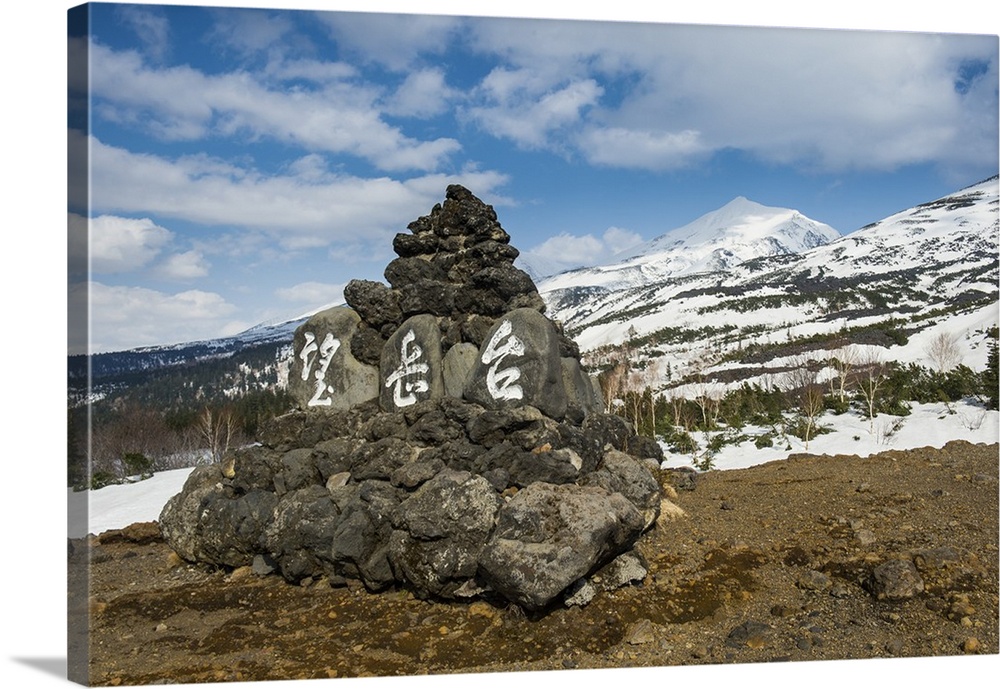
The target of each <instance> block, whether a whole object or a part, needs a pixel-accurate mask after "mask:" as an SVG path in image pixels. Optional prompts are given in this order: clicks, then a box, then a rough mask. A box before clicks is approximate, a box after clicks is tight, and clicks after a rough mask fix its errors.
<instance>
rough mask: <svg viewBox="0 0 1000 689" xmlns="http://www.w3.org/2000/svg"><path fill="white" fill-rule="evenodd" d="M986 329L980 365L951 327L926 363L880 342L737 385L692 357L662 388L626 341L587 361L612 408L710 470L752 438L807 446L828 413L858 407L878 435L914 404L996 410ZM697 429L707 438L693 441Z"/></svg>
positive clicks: (993, 346)
mask: <svg viewBox="0 0 1000 689" xmlns="http://www.w3.org/2000/svg"><path fill="white" fill-rule="evenodd" d="M990 335H991V337H990V344H989V349H988V356H987V363H986V366H985V368H984V369H983V370H981V371H973V370H971V369H970V368H969V367H968V366H965V365H964V364H961V363H960V361H961V349H960V347H959V346H958V343H957V340H956V339H955V338H954V337H953V336H951V335H950V334H947V333H943V334H940V335H938V336H937V337H935V338H934V339H933V340H932V341H931V342H930V344H928V346H927V347H926V349H925V354H926V357H927V360H928V361H929V363H930V365H929V366H925V365H920V364H915V363H910V364H903V363H900V362H896V361H889V360H886V359H885V358H884V351H885V350H883V349H882V348H879V347H871V346H867V347H864V346H857V345H851V344H847V345H844V346H841V347H840V348H838V349H834V350H830V351H829V352H828V356H826V357H825V358H820V359H816V358H810V357H807V356H806V355H805V354H800V355H797V356H793V357H790V358H789V359H788V360H787V361H786V362H785V363H784V365H783V366H781V367H778V368H776V369H774V370H770V371H767V372H765V373H763V374H761V375H756V376H755V378H754V379H753V382H743V383H742V384H739V385H725V384H723V383H722V382H720V381H718V380H717V379H715V378H712V377H711V376H710V375H708V374H706V372H705V368H707V367H704V366H699V365H697V364H696V365H695V366H694V371H693V372H692V373H690V374H689V375H687V376H685V377H684V378H683V379H681V380H677V381H673V382H671V383H670V387H668V388H667V389H665V390H663V389H662V384H663V382H664V378H665V376H664V375H663V373H662V372H660V371H656V370H654V369H653V368H652V367H651V366H650V365H649V364H648V362H645V361H642V360H641V357H639V356H637V350H636V349H635V348H634V347H633V345H632V344H631V341H626V342H625V343H624V344H621V345H618V346H615V347H605V348H603V349H602V350H601V352H600V353H599V359H594V358H591V360H590V361H589V362H588V364H589V365H590V366H592V367H594V368H596V369H597V370H598V374H597V377H598V382H599V384H600V388H601V391H602V393H603V395H604V403H605V406H606V408H607V409H608V410H609V411H612V412H614V413H616V414H618V415H620V416H622V417H623V418H625V419H626V420H628V421H629V422H630V423H631V424H632V426H633V429H634V430H635V432H636V433H639V434H642V435H645V436H648V437H652V438H656V439H658V440H660V441H662V442H663V443H664V444H665V445H666V446H667V447H668V448H669V449H670V450H671V451H672V452H675V453H680V454H690V455H691V456H692V463H693V464H695V465H696V466H699V467H700V468H705V469H707V468H710V467H711V465H712V457H713V455H714V454H715V453H717V452H718V451H719V450H721V448H722V447H723V446H725V445H726V444H730V443H733V444H737V443H740V442H743V441H746V440H753V442H754V443H755V444H756V446H757V447H758V448H762V447H769V446H771V445H773V444H774V443H775V442H780V440H781V439H782V438H787V437H788V436H793V437H795V438H798V439H799V440H801V441H803V443H804V445H805V448H806V449H807V450H808V447H809V443H810V441H811V440H813V439H814V438H815V437H816V436H817V435H819V434H821V433H824V432H826V431H827V430H828V429H826V428H825V427H824V426H823V425H822V423H821V419H822V416H823V415H824V414H825V413H828V412H829V413H832V414H844V413H848V412H851V413H856V414H858V415H860V416H861V417H862V418H864V419H867V421H868V426H869V433H871V434H873V435H874V434H878V433H882V434H885V433H891V432H892V431H893V429H892V428H888V429H883V428H881V427H877V426H876V422H875V419H876V418H877V417H878V416H879V415H880V414H887V415H890V414H891V415H894V416H900V417H901V416H906V415H907V414H909V413H910V404H911V403H914V402H917V403H931V402H943V403H945V404H948V405H951V404H952V403H954V402H958V401H959V400H963V399H970V398H971V399H973V400H974V401H976V402H977V403H978V404H979V405H981V407H982V408H983V409H997V406H998V400H997V395H998V387H1000V383H998V352H997V337H996V332H995V330H994V332H992V333H990ZM812 357H816V354H815V353H814V354H813V355H812ZM655 389H660V391H659V392H655V391H654V390H655ZM949 408H950V406H949ZM750 426H752V427H755V428H756V429H757V430H756V431H755V435H752V436H751V435H749V434H748V433H747V432H745V429H746V428H747V427H750ZM762 428H763V429H766V430H764V431H763V432H760V430H759V429H762ZM697 433H700V434H701V436H702V438H703V441H704V445H700V444H699V443H698V442H697V441H696V439H695V434H697Z"/></svg>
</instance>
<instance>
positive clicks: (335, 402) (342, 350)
mask: <svg viewBox="0 0 1000 689" xmlns="http://www.w3.org/2000/svg"><path fill="white" fill-rule="evenodd" d="M360 323H361V317H360V316H358V314H357V312H356V311H354V310H353V309H349V308H347V307H334V308H332V309H327V310H325V311H320V312H319V313H317V314H315V315H314V316H312V317H311V318H310V319H309V320H308V321H306V323H305V324H304V325H302V326H301V327H299V329H298V330H296V331H295V338H294V340H293V341H292V351H293V358H292V361H291V365H290V367H289V371H288V392H289V393H290V394H291V396H292V398H293V399H294V400H295V402H296V403H297V405H298V406H299V408H301V409H323V408H329V409H350V408H351V407H353V406H355V405H358V404H361V403H362V402H366V401H368V400H370V399H374V398H375V397H377V396H378V369H376V368H375V367H374V366H370V365H368V364H363V363H361V362H360V361H358V360H357V359H355V358H354V355H353V354H351V348H350V342H351V338H352V337H354V334H355V332H356V331H357V329H358V325H359V324H360Z"/></svg>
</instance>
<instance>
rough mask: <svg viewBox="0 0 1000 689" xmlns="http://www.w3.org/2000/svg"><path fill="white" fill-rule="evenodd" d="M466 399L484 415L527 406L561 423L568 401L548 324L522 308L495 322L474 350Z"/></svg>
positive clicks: (556, 345) (552, 330)
mask: <svg viewBox="0 0 1000 689" xmlns="http://www.w3.org/2000/svg"><path fill="white" fill-rule="evenodd" d="M465 398H466V399H468V400H470V401H472V402H476V403H478V404H481V405H482V406H484V407H486V408H487V409H497V408H502V407H514V406H518V407H519V406H523V405H531V406H533V407H537V408H538V409H540V410H541V411H543V412H544V413H545V414H547V415H548V416H550V417H552V418H554V419H562V418H563V417H564V416H565V414H566V408H567V405H568V400H567V396H566V387H565V385H564V384H563V374H562V363H561V361H560V357H559V338H558V335H557V333H556V329H555V326H553V324H552V321H550V320H549V319H547V318H546V317H545V316H543V315H542V314H540V313H539V312H538V311H536V310H534V309H527V308H526V309H515V310H513V311H510V312H508V313H506V314H504V315H503V317H502V318H500V319H499V320H497V322H496V324H495V325H494V326H493V327H492V328H491V329H490V331H489V333H488V334H487V336H486V339H485V340H484V342H483V346H482V347H481V348H480V350H479V360H478V361H477V362H476V368H475V369H474V370H473V372H472V375H471V377H470V379H469V381H468V383H467V384H466V386H465Z"/></svg>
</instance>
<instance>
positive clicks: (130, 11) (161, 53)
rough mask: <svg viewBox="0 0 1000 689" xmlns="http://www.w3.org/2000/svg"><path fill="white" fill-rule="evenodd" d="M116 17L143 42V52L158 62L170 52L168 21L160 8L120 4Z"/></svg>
mask: <svg viewBox="0 0 1000 689" xmlns="http://www.w3.org/2000/svg"><path fill="white" fill-rule="evenodd" d="M117 10H118V11H117V14H118V17H119V18H120V19H121V21H122V22H123V23H124V24H126V25H127V26H128V27H129V28H131V29H132V30H133V31H134V32H135V34H136V36H137V37H138V38H139V41H140V42H141V43H142V44H143V47H144V52H145V53H146V55H148V56H149V57H150V58H152V59H153V60H155V61H157V62H159V61H161V60H163V59H164V58H165V57H166V56H167V55H168V53H169V52H170V22H169V21H168V20H167V18H166V16H165V15H164V14H163V12H162V10H158V9H156V8H153V7H143V6H141V5H122V6H120V7H118V8H117Z"/></svg>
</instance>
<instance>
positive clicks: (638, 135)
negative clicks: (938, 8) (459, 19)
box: [467, 20, 997, 170]
mask: <svg viewBox="0 0 1000 689" xmlns="http://www.w3.org/2000/svg"><path fill="white" fill-rule="evenodd" d="M467 45H468V46H470V47H472V48H474V49H477V50H480V51H481V52H483V53H485V54H490V55H494V56H499V57H500V58H501V59H503V60H504V61H505V65H504V66H503V67H502V68H498V69H496V70H494V71H493V72H492V73H491V74H490V75H489V76H487V77H486V78H484V80H483V82H482V88H481V90H480V91H479V92H478V93H479V96H480V99H481V101H480V102H478V103H476V104H475V106H474V107H475V108H479V109H481V110H477V111H475V112H477V114H479V115H480V117H479V121H481V122H482V124H483V126H484V128H486V129H487V131H490V132H492V133H494V134H496V135H498V136H508V137H512V138H513V137H518V136H519V137H521V139H523V140H530V139H529V138H528V137H527V135H526V134H525V133H524V131H535V132H539V131H541V130H540V129H539V128H538V127H537V126H536V127H534V128H532V122H533V117H532V113H531V110H530V108H526V107H513V106H512V105H510V104H511V103H514V104H515V105H516V104H517V102H516V101H513V100H512V99H513V98H515V97H516V95H517V94H518V93H519V90H520V92H527V89H528V87H529V86H530V92H531V93H534V94H545V95H549V94H554V93H556V92H558V91H559V89H560V85H561V84H565V83H567V82H583V81H585V80H588V79H589V80H593V81H594V82H596V83H597V85H598V86H599V87H601V88H602V89H603V93H602V94H601V99H600V102H599V103H596V104H593V107H592V108H591V109H589V110H587V111H585V112H583V113H582V114H583V116H582V117H581V119H580V120H579V128H578V129H575V130H573V129H567V130H566V131H565V132H563V135H564V136H565V141H564V143H566V144H567V145H573V144H575V145H577V146H579V149H580V151H581V153H582V154H583V155H585V156H586V157H587V158H588V159H590V160H593V161H594V162H600V163H603V164H612V165H628V166H634V167H639V168H653V169H656V168H669V167H676V166H678V165H682V164H684V162H685V161H687V160H690V156H691V155H697V154H699V153H712V152H715V151H720V150H724V149H727V148H733V149H740V150H743V151H747V152H749V153H752V154H754V155H756V156H758V157H759V158H761V159H763V160H767V161H773V162H779V163H789V164H795V165H798V166H801V167H806V168H812V169H823V170H846V169H877V170H885V169H895V168H898V167H901V166H905V165H909V164H920V163H927V162H932V163H938V164H940V165H942V166H943V167H949V166H951V167H954V166H975V165H978V166H980V169H982V168H983V167H986V168H989V167H991V166H993V167H995V165H996V156H997V154H996V149H997V91H996V81H997V44H996V38H995V37H994V36H970V35H944V34H914V33H902V32H880V33H876V32H862V31H833V30H804V29H764V28H759V29H750V28H746V27H724V26H692V25H687V26H682V25H664V24H660V25H654V24H629V23H614V22H610V23H591V22H530V23H523V22H519V20H504V21H495V22H494V21H490V22H480V23H477V24H475V25H474V33H473V34H472V35H471V36H470V38H469V40H468V42H467ZM969 64H981V65H988V67H987V68H986V69H985V70H984V71H983V72H982V73H981V74H979V75H978V76H977V78H976V79H975V80H974V81H972V82H971V83H970V84H966V83H965V77H966V76H967V71H966V72H963V69H965V70H967V68H968V65H969ZM956 84H960V85H961V88H956ZM962 91H964V93H963V92H962ZM491 99H493V100H491ZM522 105H523V104H522ZM518 120H520V122H519V123H518ZM517 124H520V126H521V127H522V128H523V129H524V131H518V130H517V129H516V126H517ZM551 135H552V132H549V136H551ZM516 140H517V139H516ZM550 145H553V142H550ZM644 148H646V149H648V150H647V151H646V152H643V150H642V149H644Z"/></svg>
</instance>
